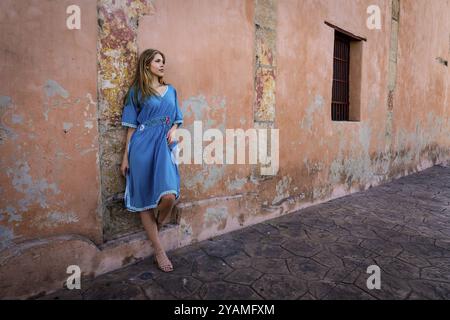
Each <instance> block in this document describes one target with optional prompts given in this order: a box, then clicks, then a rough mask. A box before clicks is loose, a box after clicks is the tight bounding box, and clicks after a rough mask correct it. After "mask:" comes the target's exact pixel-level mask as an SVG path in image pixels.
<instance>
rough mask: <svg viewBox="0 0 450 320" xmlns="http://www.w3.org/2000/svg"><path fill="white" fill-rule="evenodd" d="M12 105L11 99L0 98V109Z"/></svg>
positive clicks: (6, 97)
mask: <svg viewBox="0 0 450 320" xmlns="http://www.w3.org/2000/svg"><path fill="white" fill-rule="evenodd" d="M11 105H12V99H11V97H8V96H0V108H8V107H9V106H11Z"/></svg>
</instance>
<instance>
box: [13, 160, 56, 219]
mask: <svg viewBox="0 0 450 320" xmlns="http://www.w3.org/2000/svg"><path fill="white" fill-rule="evenodd" d="M29 171H30V166H29V165H28V162H24V161H22V162H18V163H17V165H16V167H15V168H8V169H7V170H6V175H7V176H8V177H9V178H11V184H12V186H13V187H14V189H15V190H16V191H18V192H20V193H23V194H24V195H25V198H23V199H21V200H19V201H18V203H19V205H20V211H22V212H24V211H28V206H30V205H31V204H34V203H39V205H40V207H41V208H48V204H47V194H48V192H49V191H50V192H52V193H53V194H59V193H60V190H59V189H58V187H57V186H56V184H55V183H50V184H49V183H48V182H47V180H46V179H40V180H38V181H36V180H33V178H32V177H31V175H30V173H29Z"/></svg>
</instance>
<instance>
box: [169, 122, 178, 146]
mask: <svg viewBox="0 0 450 320" xmlns="http://www.w3.org/2000/svg"><path fill="white" fill-rule="evenodd" d="M176 130H177V125H174V126H173V127H172V128H170V130H169V132H167V137H166V138H167V143H168V144H171V143H172V142H173V141H175V131H176Z"/></svg>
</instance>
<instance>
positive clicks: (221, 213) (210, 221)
mask: <svg viewBox="0 0 450 320" xmlns="http://www.w3.org/2000/svg"><path fill="white" fill-rule="evenodd" d="M227 217H228V208H227V207H215V208H214V207H209V208H206V212H205V224H206V227H210V226H211V225H217V226H218V230H221V229H224V228H225V226H226V224H227Z"/></svg>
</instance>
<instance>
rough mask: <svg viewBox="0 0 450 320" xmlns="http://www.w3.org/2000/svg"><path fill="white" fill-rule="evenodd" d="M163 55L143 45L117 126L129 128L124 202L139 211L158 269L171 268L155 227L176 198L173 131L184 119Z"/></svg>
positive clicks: (178, 181) (126, 147) (168, 213)
mask: <svg viewBox="0 0 450 320" xmlns="http://www.w3.org/2000/svg"><path fill="white" fill-rule="evenodd" d="M164 65H165V56H164V54H163V53H161V52H160V51H158V50H154V49H147V50H145V51H144V52H142V54H141V55H140V57H139V61H138V65H137V70H136V75H135V78H134V81H133V84H132V85H131V87H130V89H129V90H128V93H127V95H126V96H125V99H124V109H123V113H122V125H123V126H125V127H128V132H127V139H126V146H125V152H124V155H123V160H122V165H121V172H122V174H123V175H124V177H125V178H126V187H125V194H124V202H125V207H126V209H127V210H128V211H130V212H139V214H140V217H141V221H142V224H143V225H144V228H145V230H146V232H147V235H148V237H149V239H150V241H151V243H152V245H153V248H154V257H155V262H156V263H157V264H158V266H159V268H160V269H161V270H162V271H165V272H169V271H172V270H173V266H172V263H171V262H170V260H169V258H168V257H167V255H166V253H165V250H164V248H163V247H162V245H161V242H160V239H159V235H158V231H159V229H160V227H161V224H162V222H164V221H165V220H166V218H168V217H169V215H170V213H171V211H172V209H173V206H174V205H175V203H176V201H177V200H178V199H179V197H180V176H179V172H178V163H177V159H176V152H177V148H178V143H177V141H176V140H175V131H176V129H177V127H178V126H181V124H182V123H183V114H182V112H181V110H180V108H179V106H178V98H177V92H176V90H175V88H174V87H173V86H171V85H170V84H166V83H165V82H164V80H163V76H164Z"/></svg>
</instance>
